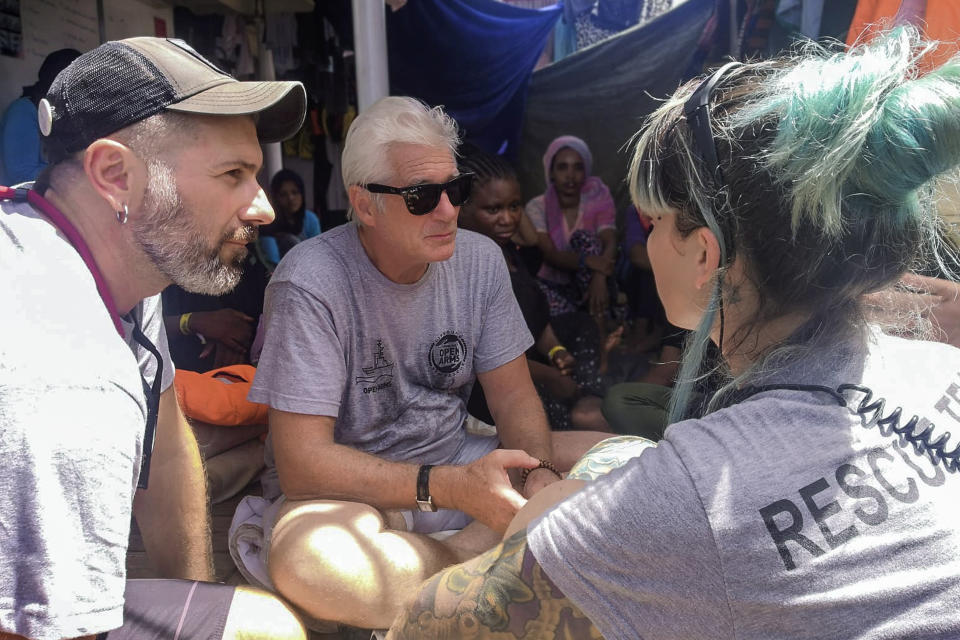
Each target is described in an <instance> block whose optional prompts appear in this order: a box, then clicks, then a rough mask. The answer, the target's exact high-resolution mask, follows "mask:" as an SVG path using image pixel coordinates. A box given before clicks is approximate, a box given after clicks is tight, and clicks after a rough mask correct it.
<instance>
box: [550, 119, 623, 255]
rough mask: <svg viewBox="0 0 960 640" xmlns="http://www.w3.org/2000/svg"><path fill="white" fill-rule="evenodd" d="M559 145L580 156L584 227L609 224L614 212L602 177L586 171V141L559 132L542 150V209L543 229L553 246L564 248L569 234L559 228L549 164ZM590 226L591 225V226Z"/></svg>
mask: <svg viewBox="0 0 960 640" xmlns="http://www.w3.org/2000/svg"><path fill="white" fill-rule="evenodd" d="M561 149H573V150H574V151H576V152H577V153H578V154H580V158H581V159H582V160H583V169H584V172H585V173H586V174H587V179H586V180H585V181H584V182H583V186H582V187H581V188H580V206H581V208H582V209H583V221H584V223H585V224H584V227H585V228H587V229H588V230H591V231H596V230H597V227H598V226H599V224H601V223H602V224H612V223H613V220H614V217H615V216H616V209H615V205H614V204H613V197H612V196H611V195H610V190H609V189H608V188H607V185H605V184H603V180H601V179H600V178H597V177H596V176H592V175H590V173H591V170H592V169H593V154H592V153H590V147H588V146H587V143H586V142H584V141H583V140H581V139H580V138H578V137H576V136H560V137H559V138H557V139H555V140H554V141H553V142H551V143H550V146H548V147H547V152H546V153H544V154H543V175H544V178H546V181H547V191H546V192H545V193H544V195H543V205H544V212H545V214H546V216H545V217H546V220H547V232H548V233H549V235H550V238H551V239H552V240H553V244H554V245H555V246H556V247H557V249H561V250H563V249H566V247H567V244H568V241H569V238H568V237H567V236H566V234H564V230H563V211H562V210H561V209H560V200H559V198H558V197H557V188H556V186H555V185H554V184H553V182H551V181H550V167H551V166H552V165H553V158H554V156H556V155H557V154H558V153H560V151H561ZM591 227H593V228H591Z"/></svg>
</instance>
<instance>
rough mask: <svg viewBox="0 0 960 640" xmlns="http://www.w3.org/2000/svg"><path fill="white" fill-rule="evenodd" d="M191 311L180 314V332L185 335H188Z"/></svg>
mask: <svg viewBox="0 0 960 640" xmlns="http://www.w3.org/2000/svg"><path fill="white" fill-rule="evenodd" d="M192 315H193V313H184V314H181V315H180V333H182V334H183V335H185V336H188V335H190V316H192Z"/></svg>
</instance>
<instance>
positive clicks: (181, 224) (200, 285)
mask: <svg viewBox="0 0 960 640" xmlns="http://www.w3.org/2000/svg"><path fill="white" fill-rule="evenodd" d="M147 169H148V173H147V175H148V181H147V188H146V193H145V194H144V201H143V209H142V211H141V215H139V216H134V217H133V218H132V219H131V220H130V222H131V224H133V225H134V236H135V237H136V240H137V242H138V243H139V245H140V248H141V249H143V252H144V253H145V254H146V255H147V257H148V258H150V261H151V262H153V265H154V266H155V267H156V268H157V269H158V270H159V271H160V272H161V273H162V274H163V275H164V276H166V277H167V278H168V279H169V280H170V281H171V282H173V283H174V284H176V285H177V286H179V287H181V288H183V289H185V290H187V291H190V292H191V293H200V294H205V295H210V296H218V295H221V294H224V293H227V292H228V291H230V290H232V289H233V288H234V287H236V286H237V283H238V282H240V277H241V275H242V274H243V260H244V259H245V258H246V252H245V251H241V252H239V253H238V254H237V257H236V258H235V259H234V260H232V261H231V262H229V263H226V262H224V261H223V260H222V259H221V258H220V249H221V247H222V246H223V242H224V241H225V240H227V239H228V238H229V237H230V236H226V237H223V238H221V239H220V240H219V241H218V242H217V243H216V245H215V246H213V247H210V246H208V245H207V243H206V240H205V239H204V236H203V233H202V232H201V231H200V229H199V228H198V225H197V222H196V220H197V218H196V216H197V214H196V213H192V212H190V211H188V210H187V209H186V207H185V206H184V204H183V198H182V197H181V196H180V190H179V188H178V186H177V183H176V179H175V178H174V176H173V171H172V169H171V168H170V167H169V166H168V165H166V164H164V163H163V162H161V161H158V160H152V161H150V162H149V163H148V165H147Z"/></svg>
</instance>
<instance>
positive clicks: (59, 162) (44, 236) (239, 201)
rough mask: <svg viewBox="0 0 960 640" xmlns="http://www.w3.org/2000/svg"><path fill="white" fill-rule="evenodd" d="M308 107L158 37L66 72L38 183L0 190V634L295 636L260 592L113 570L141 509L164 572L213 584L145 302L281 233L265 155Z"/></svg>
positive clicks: (194, 480)
mask: <svg viewBox="0 0 960 640" xmlns="http://www.w3.org/2000/svg"><path fill="white" fill-rule="evenodd" d="M305 110H306V94H305V92H304V89H303V86H302V85H300V83H295V82H237V81H236V80H234V79H233V78H231V77H230V76H228V75H226V74H225V73H223V72H221V71H220V70H219V69H217V68H216V67H215V66H213V65H212V64H210V63H209V62H208V61H206V60H205V59H203V58H202V57H201V56H200V55H198V54H197V53H196V52H195V51H194V50H193V49H191V48H190V47H189V46H188V45H186V44H185V43H183V42H181V41H178V40H168V39H159V38H133V39H130V40H124V41H120V42H109V43H106V44H104V45H102V46H100V47H98V48H96V49H94V50H93V51H90V52H88V53H86V54H84V55H82V56H80V57H79V58H78V59H77V60H76V61H74V62H73V63H72V64H71V65H70V66H69V67H67V68H66V69H65V70H64V71H63V72H62V73H61V74H60V75H59V76H58V77H57V79H56V80H55V81H54V83H53V85H52V86H51V88H50V91H49V92H48V94H47V97H46V98H45V99H44V100H42V101H41V103H40V106H39V110H38V111H39V113H38V119H39V125H40V130H41V133H42V134H43V136H44V148H45V151H46V154H47V158H48V160H49V162H50V166H49V167H48V168H47V169H46V170H45V172H44V173H43V174H42V175H41V176H40V178H39V179H38V181H37V183H36V184H34V185H33V187H32V188H30V189H26V188H21V189H16V190H14V189H9V188H6V187H3V188H0V231H2V232H0V274H2V276H0V296H2V297H3V298H4V299H5V300H8V301H11V302H14V304H12V305H8V307H7V309H6V310H5V312H4V325H3V326H4V329H5V336H6V339H5V340H3V341H0V461H2V463H3V465H4V468H5V469H4V474H3V476H2V477H0V636H2V637H3V638H7V637H10V636H11V634H12V637H15V638H16V637H27V638H36V639H44V640H45V639H48V638H50V639H53V638H57V639H59V638H77V637H85V638H86V637H91V638H93V637H96V638H103V637H109V638H110V639H111V640H118V639H120V638H152V637H179V638H198V639H199V638H204V639H206V638H239V637H245V638H246V637H264V638H303V637H304V635H303V629H302V627H301V626H300V624H299V621H298V620H297V619H296V617H295V616H294V615H293V614H292V613H291V612H290V611H289V609H287V608H286V606H285V605H283V604H282V603H280V602H279V601H277V600H276V599H274V598H273V597H272V596H269V595H266V594H263V593H259V592H256V591H253V590H248V589H244V588H237V589H234V588H233V587H227V586H223V585H214V584H210V583H205V582H198V581H193V580H150V581H137V580H132V581H126V580H125V556H126V547H127V539H128V535H129V522H130V515H131V505H133V511H134V512H135V513H136V515H137V517H138V520H139V521H140V523H141V526H142V528H143V529H144V530H145V531H144V535H145V541H147V542H148V543H149V539H148V536H149V535H150V532H151V531H154V532H155V531H157V530H162V531H164V532H165V534H164V535H167V536H169V537H170V538H172V544H168V546H169V547H172V548H175V549H176V548H178V547H179V548H184V549H185V551H184V552H183V553H182V554H181V555H182V556H183V557H182V559H180V560H179V561H180V566H179V567H176V568H175V569H174V571H173V573H176V574H178V575H182V576H183V577H189V578H195V579H197V578H198V579H203V578H208V577H210V575H211V573H212V572H211V570H210V566H209V565H210V552H209V533H208V532H207V531H206V530H205V528H204V526H203V523H205V522H206V511H205V496H204V480H203V470H202V467H201V465H200V460H199V457H198V454H197V449H196V443H195V442H194V441H193V440H192V436H191V435H190V431H189V427H188V426H187V425H186V422H185V420H184V418H183V416H182V414H181V413H180V410H179V407H178V406H177V401H176V397H175V395H174V391H173V387H172V384H171V383H172V382H173V363H172V362H171V361H170V354H169V352H168V349H167V344H166V338H165V336H164V330H163V319H162V312H161V308H160V302H159V296H158V295H157V294H159V292H160V290H161V289H163V288H164V287H166V286H167V285H168V284H170V283H176V284H178V285H180V286H181V287H183V288H185V289H188V290H190V291H194V292H198V293H205V294H210V295H215V294H219V293H223V292H225V291H228V290H229V289H231V288H232V287H233V286H234V285H235V284H236V283H237V280H238V279H239V277H240V270H241V267H240V265H241V263H242V261H243V258H244V257H245V255H246V248H245V246H244V245H245V244H247V243H248V242H249V241H251V240H252V239H254V238H255V237H256V232H257V227H258V226H259V225H260V224H265V223H267V222H269V221H270V220H272V219H273V212H272V210H271V209H270V205H269V204H268V203H267V201H266V197H265V195H264V193H263V191H262V190H261V188H260V186H259V185H258V183H257V180H256V174H257V172H258V171H259V168H260V166H261V163H262V156H261V151H260V146H259V142H274V141H279V140H282V139H284V138H286V137H289V136H290V135H292V134H293V133H294V132H295V131H296V130H297V129H298V128H299V127H300V125H301V123H302V121H303V117H304V114H305ZM151 469H152V473H151ZM191 519H193V520H200V523H201V526H200V527H196V526H194V529H197V528H199V529H201V532H200V535H199V536H198V535H197V534H196V531H191V528H190V520H191ZM195 524H196V523H195ZM174 555H176V554H174ZM165 560H166V561H171V560H170V558H167V559H165ZM177 561H178V559H176V558H174V559H173V560H172V562H173V563H174V564H176V563H177Z"/></svg>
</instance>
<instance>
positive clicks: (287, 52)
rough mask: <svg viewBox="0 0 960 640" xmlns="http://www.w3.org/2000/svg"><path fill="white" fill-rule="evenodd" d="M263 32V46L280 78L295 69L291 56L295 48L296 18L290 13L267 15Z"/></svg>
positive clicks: (293, 58)
mask: <svg viewBox="0 0 960 640" xmlns="http://www.w3.org/2000/svg"><path fill="white" fill-rule="evenodd" d="M265 31H266V33H264V38H265V44H266V45H267V49H270V51H271V52H272V53H273V68H274V71H276V74H277V76H278V77H281V76H283V75H284V74H285V73H287V72H288V71H291V70H292V69H295V68H296V67H297V60H296V58H295V57H294V54H293V50H294V47H296V46H297V18H296V16H295V15H294V14H292V13H268V14H267V24H266V29H265Z"/></svg>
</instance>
